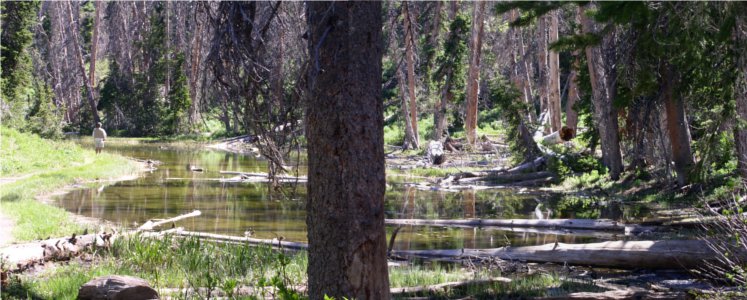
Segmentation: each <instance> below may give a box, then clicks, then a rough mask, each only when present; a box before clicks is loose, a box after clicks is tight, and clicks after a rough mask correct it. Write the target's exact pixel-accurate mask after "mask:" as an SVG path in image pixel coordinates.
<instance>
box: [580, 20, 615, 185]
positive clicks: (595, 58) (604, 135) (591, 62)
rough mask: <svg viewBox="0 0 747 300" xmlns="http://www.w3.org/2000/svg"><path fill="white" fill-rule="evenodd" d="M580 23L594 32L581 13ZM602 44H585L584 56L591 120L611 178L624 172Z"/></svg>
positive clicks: (590, 31)
mask: <svg viewBox="0 0 747 300" xmlns="http://www.w3.org/2000/svg"><path fill="white" fill-rule="evenodd" d="M581 23H582V25H583V30H584V32H585V33H592V32H594V31H595V29H594V24H593V23H592V21H591V20H590V19H589V18H588V17H586V15H585V14H584V13H582V14H581ZM608 39H610V37H609V36H605V37H604V40H603V44H605V43H607V42H608V41H607V40H608ZM602 46H603V45H602ZM602 46H591V47H586V59H587V61H588V67H589V77H590V78H591V89H592V94H593V95H592V96H593V97H592V104H593V105H594V122H595V123H596V124H597V126H598V128H599V140H600V142H601V145H602V161H603V162H604V165H605V166H606V167H607V168H608V169H609V172H610V177H611V178H612V179H613V180H617V179H619V178H620V173H622V171H623V164H622V154H621V153H620V136H619V133H618V124H617V109H615V107H614V106H613V104H612V100H613V99H612V96H613V94H612V93H611V91H609V90H608V88H609V85H608V83H607V81H608V80H610V79H609V78H607V73H606V71H605V68H604V57H603V55H602Z"/></svg>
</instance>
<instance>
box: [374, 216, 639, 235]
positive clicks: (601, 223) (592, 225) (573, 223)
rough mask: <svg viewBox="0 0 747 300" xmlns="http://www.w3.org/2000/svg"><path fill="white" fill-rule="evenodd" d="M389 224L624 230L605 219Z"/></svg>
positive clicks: (398, 222) (397, 221)
mask: <svg viewBox="0 0 747 300" xmlns="http://www.w3.org/2000/svg"><path fill="white" fill-rule="evenodd" d="M385 223H386V224H390V225H432V226H471V227H491V226H499V227H528V228H556V229H557V228H565V229H592V230H599V231H620V232H624V231H625V225H624V224H621V223H619V222H616V221H612V220H606V219H548V220H530V219H459V220H443V219H433V220H429V219H386V220H385Z"/></svg>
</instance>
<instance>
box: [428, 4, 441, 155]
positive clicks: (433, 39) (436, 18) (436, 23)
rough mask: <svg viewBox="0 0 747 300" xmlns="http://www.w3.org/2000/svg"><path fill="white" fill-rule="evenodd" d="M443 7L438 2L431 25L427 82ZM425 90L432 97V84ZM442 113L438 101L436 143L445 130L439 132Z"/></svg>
mask: <svg viewBox="0 0 747 300" xmlns="http://www.w3.org/2000/svg"><path fill="white" fill-rule="evenodd" d="M441 7H442V2H441V1H437V2H436V7H435V8H434V10H435V12H434V16H433V23H432V24H431V32H430V34H429V35H428V47H429V48H430V50H429V51H431V54H430V57H429V61H428V66H427V70H428V72H426V73H425V76H424V79H425V81H426V82H428V81H429V80H430V77H431V75H432V74H431V70H432V69H433V63H434V61H435V56H436V54H435V53H436V48H437V47H438V36H439V34H440V32H441ZM425 88H426V89H427V91H428V95H429V97H430V95H432V94H431V90H430V88H431V86H430V84H426V85H425ZM437 97H438V96H437ZM438 99H442V97H438ZM440 113H441V110H440V101H436V107H435V109H434V112H433V122H434V126H433V128H434V130H433V137H432V138H433V140H436V141H439V140H441V135H443V130H441V131H439V126H438V122H439V121H440V118H439V114H440Z"/></svg>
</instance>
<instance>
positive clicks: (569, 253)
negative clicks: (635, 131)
mask: <svg viewBox="0 0 747 300" xmlns="http://www.w3.org/2000/svg"><path fill="white" fill-rule="evenodd" d="M392 254H393V255H397V256H402V257H426V258H447V257H482V258H500V259H505V260H519V261H532V262H551V263H558V264H570V265H583V266H598V267H611V268H627V269H632V268H646V269H692V268H698V267H701V266H703V262H704V261H705V260H712V259H713V258H714V257H715V253H714V252H713V251H712V250H710V249H709V248H708V246H707V245H706V242H704V241H701V240H671V241H610V242H601V243H589V244H564V243H551V244H545V245H539V246H522V247H502V248H494V249H456V250H407V251H405V250H395V251H392Z"/></svg>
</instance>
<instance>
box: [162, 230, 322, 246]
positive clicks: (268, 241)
mask: <svg viewBox="0 0 747 300" xmlns="http://www.w3.org/2000/svg"><path fill="white" fill-rule="evenodd" d="M173 235H174V236H183V237H197V238H203V239H208V240H214V241H223V242H235V243H246V244H252V245H268V246H272V247H273V248H283V249H294V250H305V249H307V248H308V247H309V245H308V244H306V243H297V242H289V241H284V240H283V239H282V238H281V239H257V238H251V237H242V236H231V235H222V234H215V233H207V232H194V231H178V232H174V233H173Z"/></svg>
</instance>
